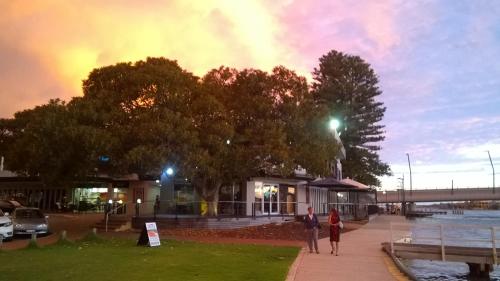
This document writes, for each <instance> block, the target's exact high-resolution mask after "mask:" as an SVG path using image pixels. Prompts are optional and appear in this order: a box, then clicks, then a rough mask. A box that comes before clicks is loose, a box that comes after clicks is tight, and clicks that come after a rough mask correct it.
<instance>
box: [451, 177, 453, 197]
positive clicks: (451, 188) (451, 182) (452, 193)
mask: <svg viewBox="0 0 500 281" xmlns="http://www.w3.org/2000/svg"><path fill="white" fill-rule="evenodd" d="M451 194H452V195H453V180H451Z"/></svg>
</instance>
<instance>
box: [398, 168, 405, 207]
mask: <svg viewBox="0 0 500 281" xmlns="http://www.w3.org/2000/svg"><path fill="white" fill-rule="evenodd" d="M398 180H400V181H401V191H402V192H401V199H402V204H401V205H402V206H401V211H402V213H403V215H406V195H405V174H403V177H402V178H398Z"/></svg>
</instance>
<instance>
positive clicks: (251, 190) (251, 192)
mask: <svg viewBox="0 0 500 281" xmlns="http://www.w3.org/2000/svg"><path fill="white" fill-rule="evenodd" d="M245 198H246V201H247V204H246V205H247V208H246V215H247V216H251V215H252V205H253V203H254V202H255V181H247V188H246V197H245Z"/></svg>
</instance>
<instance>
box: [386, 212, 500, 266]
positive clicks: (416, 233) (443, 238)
mask: <svg viewBox="0 0 500 281" xmlns="http://www.w3.org/2000/svg"><path fill="white" fill-rule="evenodd" d="M395 228H399V230H402V231H403V232H405V234H403V235H402V236H400V237H399V239H395V238H394V235H395V231H397V229H395ZM499 228H500V227H498V226H486V225H475V224H432V223H418V224H409V223H393V222H391V223H390V226H389V243H390V251H391V253H392V254H394V243H406V244H410V245H411V244H419V245H438V246H440V247H441V260H442V261H446V247H448V246H453V247H456V246H458V247H464V246H466V247H467V246H469V247H478V248H487V249H489V248H491V255H492V258H493V261H494V264H495V265H498V259H497V242H498V241H500V238H498V237H497V235H496V233H497V230H498V229H499ZM460 229H461V230H462V231H459V232H457V230H460ZM447 230H448V231H449V230H454V231H453V232H447ZM454 233H455V234H454ZM457 233H458V234H457ZM450 234H451V235H450ZM463 235H465V236H466V237H462V236H463ZM469 236H472V237H475V238H467V237H469ZM478 237H479V238H478Z"/></svg>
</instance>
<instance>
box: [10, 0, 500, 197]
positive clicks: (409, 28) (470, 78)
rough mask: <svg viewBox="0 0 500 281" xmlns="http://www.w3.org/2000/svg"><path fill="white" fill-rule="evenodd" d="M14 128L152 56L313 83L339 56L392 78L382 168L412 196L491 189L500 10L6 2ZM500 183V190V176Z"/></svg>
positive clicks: (448, 2) (449, 0) (395, 3)
mask: <svg viewBox="0 0 500 281" xmlns="http://www.w3.org/2000/svg"><path fill="white" fill-rule="evenodd" d="M0 30H1V32H0V85H1V87H0V100H1V102H0V118H5V117H12V115H13V113H14V112H16V111H19V110H23V109H26V108H31V107H33V106H35V105H39V104H43V103H46V102H47V101H48V100H49V99H51V98H61V99H63V100H69V99H70V98H71V97H73V96H79V95H82V91H81V81H82V80H83V79H85V77H86V76H87V74H88V73H89V72H90V71H91V70H92V69H93V68H95V67H100V66H105V65H110V64H115V63H117V62H122V61H137V60H141V59H145V58H146V57H148V56H153V57H154V56H164V57H167V58H170V59H175V60H177V61H178V62H179V64H180V65H181V66H182V67H183V68H185V69H188V70H189V71H192V72H194V73H195V74H196V75H203V74H204V73H206V72H207V71H208V70H210V69H212V68H216V67H218V66H220V65H226V66H231V67H236V68H249V67H253V68H260V69H264V70H271V69H272V68H273V67H274V66H276V65H284V66H286V67H289V68H291V69H294V70H295V71H297V72H298V73H299V74H301V75H304V76H305V77H307V78H308V80H309V81H311V72H312V70H313V69H314V67H316V66H317V65H318V59H319V57H321V56H322V55H324V54H326V53H327V52H328V51H330V50H332V49H335V50H338V51H342V52H346V53H349V54H352V55H358V56H360V57H362V58H363V59H364V60H366V61H367V62H368V63H370V64H371V66H372V67H373V68H374V70H375V72H376V73H377V74H378V76H379V79H380V89H381V90H382V92H383V93H382V95H381V96H380V97H379V100H380V101H382V102H384V104H385V106H386V107H387V111H386V116H385V118H384V120H383V122H382V124H384V125H385V126H386V128H385V130H386V140H385V141H384V142H383V143H382V148H383V150H382V151H381V152H380V155H381V159H382V160H383V161H385V162H387V163H389V164H390V165H391V169H392V171H393V173H394V175H393V176H390V177H384V178H382V179H381V180H382V189H387V190H391V189H395V188H397V187H398V185H400V180H399V179H398V178H401V177H403V174H404V177H405V188H409V187H410V185H409V182H410V180H409V168H408V162H407V155H406V153H408V154H409V155H410V160H411V165H412V187H413V188H415V189H420V188H442V187H450V186H451V184H452V181H453V183H454V187H458V188H460V187H478V186H482V187H488V186H489V187H491V186H492V170H491V166H490V163H489V160H488V154H487V152H486V151H487V150H489V151H490V153H491V156H492V158H493V162H494V165H495V166H496V167H497V170H498V172H499V173H500V63H499V62H498V61H499V59H498V58H499V57H500V1H496V0H490V1H483V0H475V1H465V0H440V1H431V0H420V1H404V0H383V1H370V0H355V1H350V0H346V1H333V0H316V1H299V0H284V1H270V0H248V1H246V0H218V1H215V0H214V1H211V0H199V1H195V0H170V1H167V0H165V1H132V0H122V1H117V0H109V1H98V0H43V1H37V0H32V1H22V0H19V1H18V0H5V1H0ZM497 182H499V183H498V184H497V185H500V177H498V180H497Z"/></svg>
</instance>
